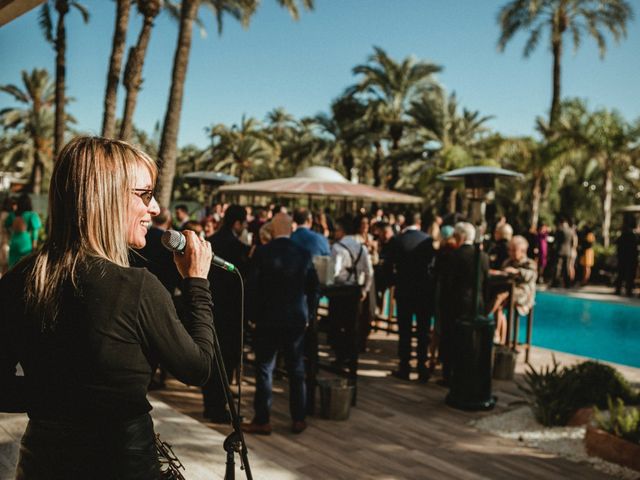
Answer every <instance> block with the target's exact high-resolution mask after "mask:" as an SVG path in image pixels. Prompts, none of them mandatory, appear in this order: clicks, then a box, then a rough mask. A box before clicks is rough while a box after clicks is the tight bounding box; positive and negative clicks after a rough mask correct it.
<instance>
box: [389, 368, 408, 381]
mask: <svg viewBox="0 0 640 480" xmlns="http://www.w3.org/2000/svg"><path fill="white" fill-rule="evenodd" d="M391 375H392V376H394V377H396V378H399V379H400V380H410V378H409V372H408V371H407V370H394V371H393V372H391Z"/></svg>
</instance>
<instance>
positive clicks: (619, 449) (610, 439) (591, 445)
mask: <svg viewBox="0 0 640 480" xmlns="http://www.w3.org/2000/svg"><path fill="white" fill-rule="evenodd" d="M584 443H585V447H586V449H587V453H588V454H589V455H592V456H596V457H600V458H602V459H603V460H606V461H608V462H612V463H617V464H618V465H623V466H625V467H629V468H632V469H634V470H637V471H639V472H640V444H637V443H632V442H629V441H627V440H624V439H623V438H620V437H616V436H615V435H611V434H610V433H607V432H605V431H604V430H600V429H599V428H595V427H592V426H588V427H587V433H586V435H585V437H584Z"/></svg>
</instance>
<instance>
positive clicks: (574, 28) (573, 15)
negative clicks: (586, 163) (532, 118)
mask: <svg viewBox="0 0 640 480" xmlns="http://www.w3.org/2000/svg"><path fill="white" fill-rule="evenodd" d="M632 18H633V11H632V9H631V5H630V4H629V3H628V2H627V1H625V0H512V1H510V2H509V3H508V4H506V5H505V6H504V7H502V9H501V10H500V13H499V15H498V23H499V24H500V28H501V30H502V31H501V35H500V39H499V40H498V50H500V51H503V50H504V48H505V46H506V45H507V43H508V42H509V40H511V39H512V38H513V37H514V35H515V34H516V33H517V32H518V31H520V30H527V31H529V38H528V39H527V42H526V44H525V47H524V56H525V57H528V56H529V55H530V54H531V52H533V51H534V50H535V49H536V47H537V46H538V43H539V42H540V37H541V35H542V33H543V30H546V29H547V28H548V29H549V33H550V41H551V52H552V55H553V95H552V98H551V110H550V111H549V125H550V126H551V129H552V131H553V129H555V125H556V121H557V120H558V117H559V115H560V99H561V96H560V64H561V59H562V50H563V38H564V35H565V34H566V33H570V34H571V37H572V39H573V46H574V49H575V50H577V49H578V47H579V46H580V42H581V40H582V35H583V34H584V33H588V34H589V35H590V36H592V37H593V38H594V39H595V40H596V42H597V43H598V48H599V50H600V57H604V54H605V52H606V41H605V38H604V35H603V33H602V29H606V30H609V32H611V34H612V35H613V38H614V39H615V41H616V42H617V41H619V40H620V38H621V37H626V34H627V22H628V21H629V20H631V19H632Z"/></svg>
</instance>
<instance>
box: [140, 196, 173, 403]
mask: <svg viewBox="0 0 640 480" xmlns="http://www.w3.org/2000/svg"><path fill="white" fill-rule="evenodd" d="M171 223H172V220H171V212H170V210H169V209H168V208H166V207H162V208H161V209H160V213H158V215H156V216H155V217H152V218H151V226H150V227H149V229H148V230H147V235H146V236H145V239H146V241H147V243H146V244H145V246H144V247H143V248H141V249H140V250H138V253H140V255H132V262H131V265H132V266H134V267H144V268H146V269H147V270H149V271H150V272H151V273H153V274H154V275H155V276H156V277H158V280H160V283H162V285H163V286H164V288H166V289H167V291H168V292H169V294H170V295H171V298H172V300H173V302H174V304H175V306H176V309H177V310H178V313H179V314H180V313H181V310H180V307H181V304H180V302H179V298H180V296H179V295H177V294H179V293H180V292H179V291H178V292H176V289H177V288H178V287H179V286H180V284H181V282H182V277H181V276H180V273H178V268H177V267H176V264H175V262H174V261H173V253H172V252H171V251H169V250H167V249H166V248H165V247H164V245H162V242H161V239H162V235H163V234H164V232H165V231H167V229H169V228H171ZM166 379H167V372H166V370H165V369H164V367H163V366H162V365H160V366H159V367H158V374H157V375H155V376H154V378H153V379H152V380H151V383H150V384H149V390H157V389H161V388H164V386H165V380H166Z"/></svg>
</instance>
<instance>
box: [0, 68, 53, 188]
mask: <svg viewBox="0 0 640 480" xmlns="http://www.w3.org/2000/svg"><path fill="white" fill-rule="evenodd" d="M22 83H23V88H20V87H18V86H17V85H13V84H8V85H0V92H4V93H8V94H9V95H11V96H12V97H13V98H14V99H15V100H16V101H17V102H19V103H20V104H22V105H23V106H24V107H23V108H5V109H3V110H0V124H1V125H2V126H3V127H4V128H5V129H18V130H19V131H20V132H21V133H23V136H21V137H20V136H19V137H16V140H21V142H22V144H21V143H19V142H16V143H14V144H13V145H12V148H11V149H9V150H8V151H5V152H4V153H5V155H16V154H19V155H21V156H22V157H21V159H25V157H28V158H29V160H30V161H31V163H32V169H31V176H30V178H29V186H28V189H29V191H31V192H33V193H40V191H41V188H42V179H43V172H44V168H45V164H46V163H47V160H48V159H50V158H51V156H52V151H51V138H52V135H51V134H52V130H53V124H54V119H53V105H54V100H55V85H54V83H53V81H52V80H51V78H50V77H49V73H48V72H47V71H46V70H44V69H34V70H32V71H31V73H28V72H27V71H23V72H22Z"/></svg>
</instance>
